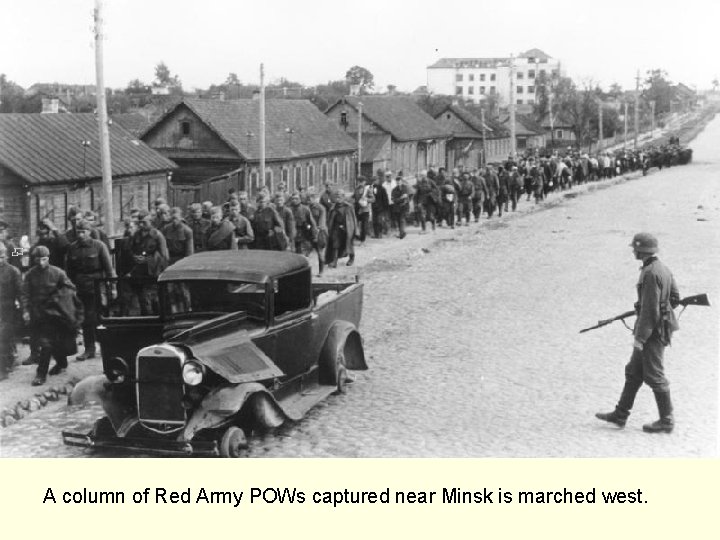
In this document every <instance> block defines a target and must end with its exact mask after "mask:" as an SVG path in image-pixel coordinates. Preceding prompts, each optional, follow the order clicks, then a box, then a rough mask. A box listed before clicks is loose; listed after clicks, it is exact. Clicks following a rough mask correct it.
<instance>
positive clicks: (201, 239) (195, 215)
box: [186, 203, 210, 253]
mask: <svg viewBox="0 0 720 540" xmlns="http://www.w3.org/2000/svg"><path fill="white" fill-rule="evenodd" d="M202 216H203V210H202V205H201V204H200V203H192V204H191V205H190V215H189V216H188V217H187V220H186V223H187V225H188V227H190V229H191V230H192V237H193V252H194V253H200V252H201V251H205V249H206V248H205V233H206V231H207V230H208V229H209V228H210V220H209V219H205V218H204V217H202Z"/></svg>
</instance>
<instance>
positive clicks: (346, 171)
mask: <svg viewBox="0 0 720 540" xmlns="http://www.w3.org/2000/svg"><path fill="white" fill-rule="evenodd" d="M342 179H343V182H345V183H347V182H349V181H350V158H345V159H344V160H343V170H342Z"/></svg>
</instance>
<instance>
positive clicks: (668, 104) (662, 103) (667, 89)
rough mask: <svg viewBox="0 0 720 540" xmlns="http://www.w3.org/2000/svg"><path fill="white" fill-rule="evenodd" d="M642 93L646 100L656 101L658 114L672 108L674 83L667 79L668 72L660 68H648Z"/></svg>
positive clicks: (656, 112) (665, 112)
mask: <svg viewBox="0 0 720 540" xmlns="http://www.w3.org/2000/svg"><path fill="white" fill-rule="evenodd" d="M641 95H642V98H643V99H644V100H645V101H646V102H648V103H650V102H653V101H654V102H655V114H656V115H663V114H667V113H669V112H670V111H671V108H672V98H673V89H672V83H671V82H670V81H669V80H668V79H667V72H666V71H664V70H662V69H659V68H658V69H650V70H648V71H647V79H645V88H644V90H643V91H642V94H641Z"/></svg>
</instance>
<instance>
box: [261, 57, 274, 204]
mask: <svg viewBox="0 0 720 540" xmlns="http://www.w3.org/2000/svg"><path fill="white" fill-rule="evenodd" d="M259 142H260V178H261V181H260V185H263V186H264V185H265V66H264V65H263V64H260V141H259ZM268 189H270V190H271V191H272V189H271V187H270V186H268Z"/></svg>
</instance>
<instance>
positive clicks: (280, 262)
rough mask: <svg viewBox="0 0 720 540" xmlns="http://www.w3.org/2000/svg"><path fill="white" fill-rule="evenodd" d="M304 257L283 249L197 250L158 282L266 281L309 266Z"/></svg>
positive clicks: (168, 270) (171, 267)
mask: <svg viewBox="0 0 720 540" xmlns="http://www.w3.org/2000/svg"><path fill="white" fill-rule="evenodd" d="M309 266H310V265H309V264H308V261H307V259H306V258H305V257H303V256H302V255H297V254H295V253H289V252H284V251H264V250H259V249H257V250H256V249H251V250H248V249H239V250H222V251H204V252H202V253H196V254H195V255H191V256H189V257H185V258H184V259H180V260H179V261H178V262H176V263H175V264H173V265H172V266H170V267H168V268H167V269H166V270H165V271H164V272H163V273H162V274H160V277H159V278H158V281H177V280H185V279H218V280H232V281H247V282H250V283H265V282H267V281H269V280H270V279H272V278H273V277H277V276H281V275H284V274H288V273H291V272H294V271H298V270H302V269H304V268H308V267H309Z"/></svg>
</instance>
